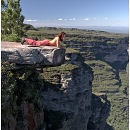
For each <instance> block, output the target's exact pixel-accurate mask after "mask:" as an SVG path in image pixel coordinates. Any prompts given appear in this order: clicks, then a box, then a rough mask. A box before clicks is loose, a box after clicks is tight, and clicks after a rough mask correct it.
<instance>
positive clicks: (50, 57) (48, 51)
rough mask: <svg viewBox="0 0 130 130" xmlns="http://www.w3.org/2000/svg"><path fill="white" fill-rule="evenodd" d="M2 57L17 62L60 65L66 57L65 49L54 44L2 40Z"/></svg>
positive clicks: (3, 59)
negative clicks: (39, 44)
mask: <svg viewBox="0 0 130 130" xmlns="http://www.w3.org/2000/svg"><path fill="white" fill-rule="evenodd" d="M1 55H2V56H1V59H2V61H8V62H10V63H15V64H22V65H24V64H26V65H27V64H28V65H36V64H38V65H51V66H55V65H60V64H62V63H63V61H64V58H65V50H64V49H61V48H57V47H52V46H39V47H36V46H30V45H21V44H20V43H16V42H3V41H2V42H1Z"/></svg>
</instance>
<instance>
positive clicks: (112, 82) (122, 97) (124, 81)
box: [86, 61, 129, 130]
mask: <svg viewBox="0 0 130 130" xmlns="http://www.w3.org/2000/svg"><path fill="white" fill-rule="evenodd" d="M86 64H88V65H90V66H91V67H92V68H93V71H94V79H93V82H92V89H93V90H92V91H93V93H94V94H96V95H97V96H98V95H100V94H105V95H107V98H108V100H109V101H110V105H111V108H110V113H109V114H110V115H109V117H108V119H107V123H108V124H109V125H110V126H112V127H113V128H114V130H128V128H129V127H128V124H129V114H128V113H129V109H128V105H129V104H128V88H129V87H128V82H129V81H128V72H126V71H124V70H122V71H119V76H118V73H117V72H116V71H115V70H114V69H113V68H112V67H111V66H109V65H108V64H107V63H105V62H102V61H87V62H86Z"/></svg>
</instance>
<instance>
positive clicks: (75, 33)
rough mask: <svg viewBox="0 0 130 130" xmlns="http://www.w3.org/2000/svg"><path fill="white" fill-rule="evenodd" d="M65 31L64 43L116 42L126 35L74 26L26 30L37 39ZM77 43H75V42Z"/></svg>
mask: <svg viewBox="0 0 130 130" xmlns="http://www.w3.org/2000/svg"><path fill="white" fill-rule="evenodd" d="M61 31H64V32H66V38H65V41H64V43H68V44H71V42H73V43H79V44H80V43H85V42H88V43H99V44H118V43H119V41H120V40H121V39H122V38H124V37H128V35H127V34H119V33H109V32H104V31H95V30H83V29H76V28H55V27H48V28H47V27H43V28H37V30H35V29H34V30H28V31H27V36H28V37H30V38H35V37H37V38H38V39H39V40H42V39H52V38H53V37H54V36H55V35H57V34H58V33H59V32H61ZM76 45H77V44H76ZM78 46H79V45H78Z"/></svg>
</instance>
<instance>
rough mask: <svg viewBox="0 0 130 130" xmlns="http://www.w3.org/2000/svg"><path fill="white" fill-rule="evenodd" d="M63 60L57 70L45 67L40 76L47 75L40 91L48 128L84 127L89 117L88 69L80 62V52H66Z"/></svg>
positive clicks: (80, 129) (79, 129)
mask: <svg viewBox="0 0 130 130" xmlns="http://www.w3.org/2000/svg"><path fill="white" fill-rule="evenodd" d="M66 59H67V61H66V62H65V64H64V65H62V66H60V69H59V67H56V68H53V69H50V70H49V69H48V68H45V69H44V74H43V75H47V74H48V77H46V83H45V89H44V91H43V98H44V101H45V102H44V103H45V122H46V123H47V130H87V124H88V120H89V117H90V116H91V95H92V88H91V87H92V72H91V68H89V66H87V65H86V64H84V63H83V57H82V56H81V55H80V54H68V55H67V56H66ZM62 67H63V68H62ZM70 68H71V70H70ZM63 69H64V71H63ZM68 70H69V71H68ZM51 78H53V81H52V80H51Z"/></svg>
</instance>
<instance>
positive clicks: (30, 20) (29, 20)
mask: <svg viewBox="0 0 130 130" xmlns="http://www.w3.org/2000/svg"><path fill="white" fill-rule="evenodd" d="M25 21H27V22H35V21H37V20H32V19H28V20H25Z"/></svg>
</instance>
